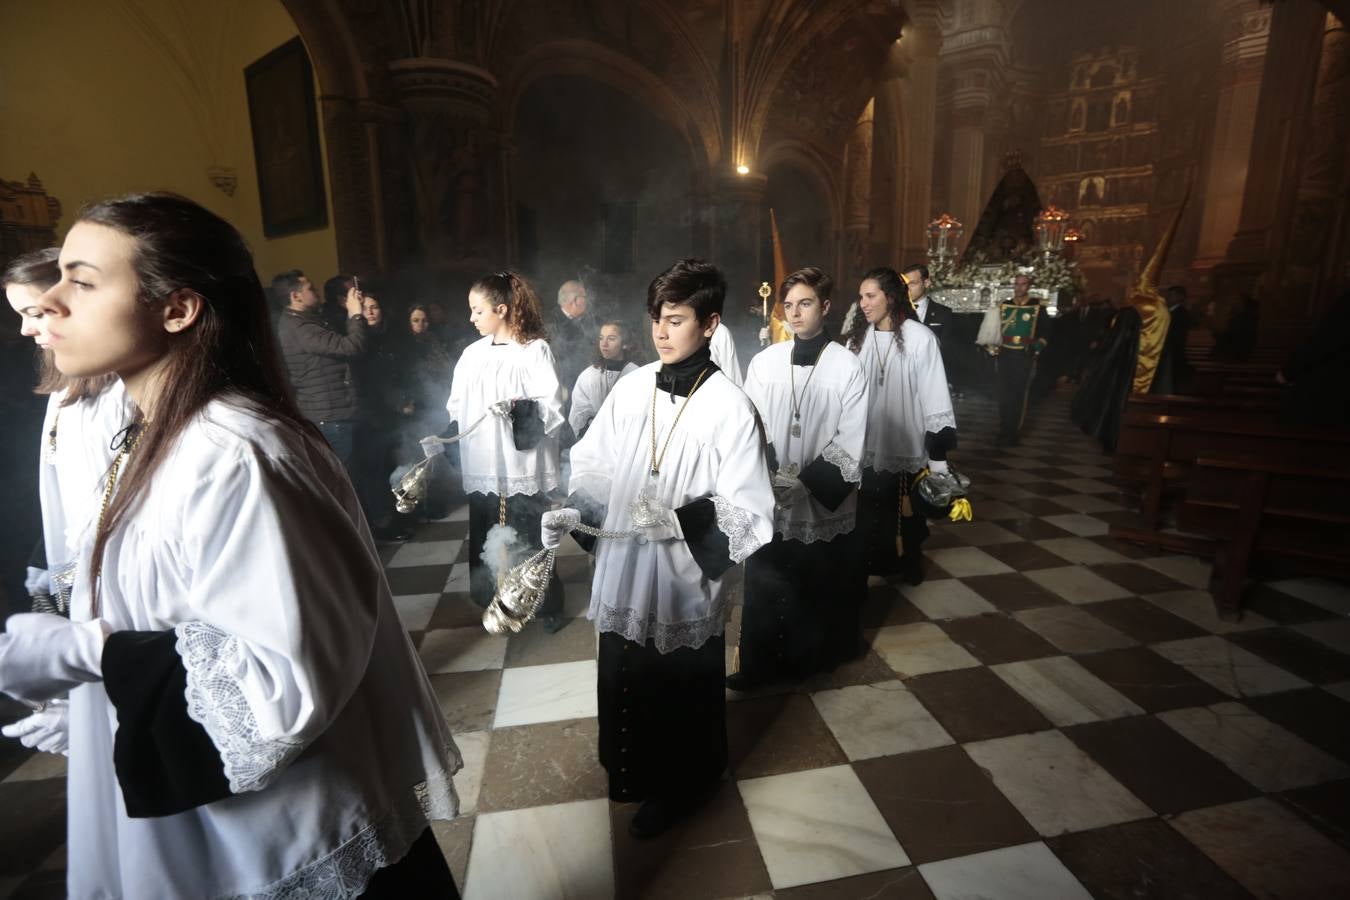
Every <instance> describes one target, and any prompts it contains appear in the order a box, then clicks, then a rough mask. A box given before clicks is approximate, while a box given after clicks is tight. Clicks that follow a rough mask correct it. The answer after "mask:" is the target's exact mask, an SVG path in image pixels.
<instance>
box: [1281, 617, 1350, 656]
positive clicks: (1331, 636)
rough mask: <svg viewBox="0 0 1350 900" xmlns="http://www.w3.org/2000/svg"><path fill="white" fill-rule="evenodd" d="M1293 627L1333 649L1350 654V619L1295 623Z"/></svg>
mask: <svg viewBox="0 0 1350 900" xmlns="http://www.w3.org/2000/svg"><path fill="white" fill-rule="evenodd" d="M1293 629H1294V630H1295V631H1297V632H1298V633H1299V634H1303V635H1307V636H1308V637H1310V638H1312V639H1313V640H1315V641H1317V642H1318V643H1319V644H1325V645H1326V646H1328V647H1330V648H1331V649H1332V650H1336V651H1338V652H1340V653H1346V654H1350V619H1332V620H1330V621H1326V622H1308V623H1307V624H1305V625H1295V626H1293Z"/></svg>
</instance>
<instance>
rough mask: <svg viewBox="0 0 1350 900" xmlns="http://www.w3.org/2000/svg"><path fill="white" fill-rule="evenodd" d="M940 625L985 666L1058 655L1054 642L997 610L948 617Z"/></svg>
mask: <svg viewBox="0 0 1350 900" xmlns="http://www.w3.org/2000/svg"><path fill="white" fill-rule="evenodd" d="M940 627H941V628H942V630H943V631H945V632H947V636H948V637H950V638H951V639H952V640H954V641H956V643H958V644H960V645H961V646H962V647H965V648H966V650H968V651H969V652H970V655H971V656H974V657H975V658H976V659H978V660H979V661H980V662H982V663H984V664H985V665H990V666H992V665H997V664H999V663H1006V662H1017V661H1018V660H1023V659H1039V658H1040V657H1043V656H1058V655H1059V650H1058V649H1057V648H1056V647H1055V645H1054V644H1051V643H1050V642H1049V641H1047V640H1046V639H1045V638H1043V637H1041V636H1040V635H1038V634H1036V632H1034V631H1032V630H1031V629H1029V628H1027V627H1026V626H1025V625H1023V624H1022V623H1021V622H1018V621H1017V620H1016V619H1012V618H1009V617H1008V616H1006V615H1002V614H1000V613H992V614H989V615H983V616H969V617H967V618H964V619H952V620H950V621H947V622H942V623H941V624H940Z"/></svg>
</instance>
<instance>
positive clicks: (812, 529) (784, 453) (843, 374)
mask: <svg viewBox="0 0 1350 900" xmlns="http://www.w3.org/2000/svg"><path fill="white" fill-rule="evenodd" d="M793 346H794V342H792V341H780V342H779V343H777V344H774V345H772V346H770V347H766V348H765V349H763V350H761V351H760V352H759V353H757V354H755V358H754V359H752V360H750V368H749V370H748V371H747V372H746V373H745V393H746V396H748V397H749V398H750V400H751V402H753V403H754V404H755V407H756V408H757V409H758V410H759V415H760V419H761V420H762V421H763V423H764V430H765V432H766V433H767V434H768V437H769V443H771V444H773V447H774V452H775V453H776V454H777V456H778V467H779V471H780V472H781V471H783V470H784V469H786V468H787V467H788V466H789V465H794V466H796V467H797V468H796V470H797V471H798V472H800V471H801V470H802V469H805V468H806V467H807V466H808V465H810V463H811V462H812V461H813V460H815V459H816V457H818V456H823V457H824V458H825V461H826V462H828V463H831V464H832V465H834V466H836V467H837V468H838V469H839V471H840V473H841V474H842V475H843V478H844V480H845V481H847V482H849V483H851V484H855V485H856V484H858V483H859V482H860V481H861V480H862V457H863V445H864V442H865V441H866V436H867V398H868V381H867V375H866V373H865V372H864V371H863V368H862V364H861V363H860V362H859V361H858V358H857V357H856V356H854V355H853V354H852V353H849V352H848V350H846V349H845V348H844V347H842V346H840V345H839V344H836V343H834V342H833V341H831V342H829V343H827V344H826V345H825V346H824V348H823V349H822V350H821V353H820V358H819V360H817V364H816V365H815V366H792V350H793ZM789 368H791V370H792V374H791V377H789V374H788V370H789ZM794 382H795V390H796V396H797V398H798V399H797V406H798V411H799V412H800V413H801V419H800V421H799V422H798V420H796V419H794V418H793V414H792V406H793V385H794ZM794 422H798V424H800V426H801V436H800V437H795V436H793V434H792V426H793V423H794ZM857 507H858V495H857V492H856V491H851V492H850V493H849V495H848V497H847V498H846V499H845V500H844V502H843V503H841V504H839V508H838V509H834V510H831V509H829V508H827V507H825V506H823V505H822V504H821V503H820V502H819V501H817V500H816V499H815V498H814V497H812V496H810V495H809V494H808V496H806V497H805V498H803V499H802V500H801V501H799V502H798V503H796V504H794V505H792V506H791V507H788V508H783V507H779V508H778V509H777V510H776V511H775V514H774V530H775V531H776V532H777V533H778V534H781V535H782V536H783V537H784V538H786V539H788V540H793V541H801V542H802V543H807V544H809V543H811V542H812V541H828V540H830V539H831V538H834V537H837V536H838V535H841V534H847V533H848V532H850V531H852V530H853V525H854V521H855V518H856V514H857Z"/></svg>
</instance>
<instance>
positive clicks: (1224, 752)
mask: <svg viewBox="0 0 1350 900" xmlns="http://www.w3.org/2000/svg"><path fill="white" fill-rule="evenodd" d="M1158 718H1160V719H1162V720H1163V721H1164V722H1166V723H1167V724H1168V725H1170V726H1171V727H1172V728H1173V729H1175V730H1176V731H1177V732H1179V733H1180V734H1181V735H1182V736H1183V737H1185V738H1186V739H1187V740H1189V741H1190V742H1191V743H1193V744H1195V745H1196V746H1197V747H1199V748H1200V749H1202V750H1204V751H1205V752H1206V753H1209V754H1210V755H1211V756H1214V757H1216V758H1217V759H1218V760H1219V761H1220V762H1222V763H1223V764H1224V765H1226V766H1227V767H1228V768H1230V769H1232V770H1233V771H1234V772H1237V773H1238V774H1239V775H1241V776H1242V777H1243V778H1245V779H1247V780H1248V781H1250V782H1251V783H1252V784H1254V785H1256V786H1257V787H1259V788H1260V789H1261V790H1263V791H1268V792H1273V791H1287V790H1292V789H1293V788H1299V787H1307V786H1308V785H1310V784H1321V783H1322V782H1324V781H1332V780H1334V779H1337V778H1346V777H1350V765H1346V764H1345V763H1342V762H1340V761H1339V760H1337V759H1335V758H1334V757H1331V756H1328V755H1327V754H1326V753H1323V752H1322V751H1321V750H1318V749H1317V748H1316V747H1314V746H1312V745H1311V744H1309V743H1308V742H1307V741H1305V740H1303V739H1302V738H1300V737H1298V736H1297V735H1295V734H1292V733H1291V732H1289V731H1287V730H1286V729H1284V728H1282V727H1280V726H1279V725H1276V724H1275V723H1274V722H1272V721H1270V720H1269V719H1267V718H1265V717H1264V716H1261V715H1258V714H1257V713H1255V712H1253V711H1252V710H1250V709H1248V708H1247V707H1246V706H1243V705H1242V704H1241V703H1233V702H1231V701H1230V702H1225V703H1215V704H1214V705H1212V706H1207V707H1192V708H1189V709H1173V710H1169V711H1167V712H1163V713H1159V714H1158Z"/></svg>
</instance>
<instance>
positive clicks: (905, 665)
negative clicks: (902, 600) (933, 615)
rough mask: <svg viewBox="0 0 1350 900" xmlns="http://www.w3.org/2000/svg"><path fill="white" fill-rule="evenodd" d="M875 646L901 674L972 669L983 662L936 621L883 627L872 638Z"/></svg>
mask: <svg viewBox="0 0 1350 900" xmlns="http://www.w3.org/2000/svg"><path fill="white" fill-rule="evenodd" d="M872 649H873V650H874V651H876V653H877V655H878V656H880V657H881V658H882V659H883V660H885V661H886V665H888V666H890V667H891V668H892V669H894V670H895V673H896V674H897V675H899V676H900V677H901V678H910V677H912V676H914V675H925V674H927V673H929V672H947V671H950V670H952V669H969V668H972V667H974V666H978V665H979V664H980V661H979V660H978V659H976V658H975V657H973V656H971V655H970V654H969V653H967V652H966V648H964V647H962V646H961V645H960V644H957V643H956V642H955V641H953V640H952V639H951V638H949V637H947V634H946V632H944V631H943V630H942V629H941V628H939V627H937V626H936V625H934V624H933V623H932V622H914V623H912V624H909V625H887V626H886V627H885V628H879V629H877V633H876V637H874V638H873V639H872Z"/></svg>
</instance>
